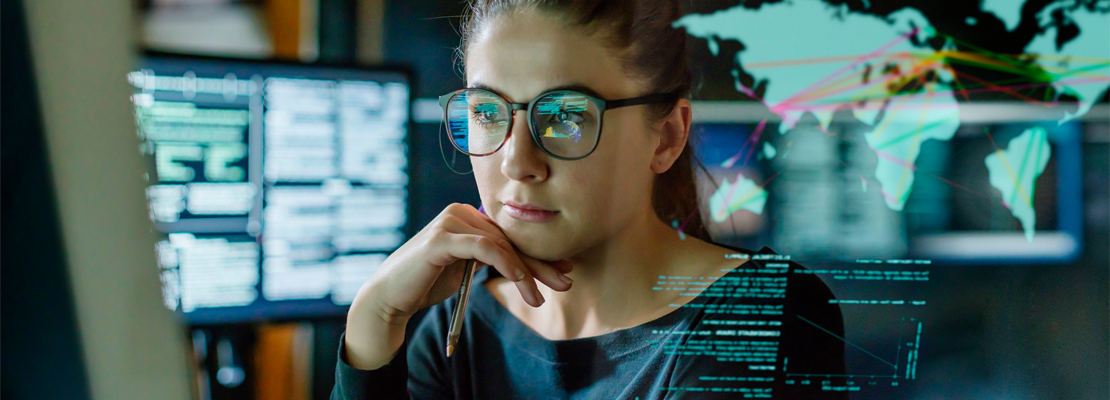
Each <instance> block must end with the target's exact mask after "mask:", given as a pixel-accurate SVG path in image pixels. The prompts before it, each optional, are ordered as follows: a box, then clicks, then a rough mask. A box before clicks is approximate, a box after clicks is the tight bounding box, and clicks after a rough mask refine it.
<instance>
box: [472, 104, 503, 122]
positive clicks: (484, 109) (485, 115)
mask: <svg viewBox="0 0 1110 400" xmlns="http://www.w3.org/2000/svg"><path fill="white" fill-rule="evenodd" d="M497 116H498V112H497V106H496V105H492V104H491V105H485V104H482V105H478V106H475V107H474V108H472V109H471V110H470V117H471V118H472V119H473V120H474V121H476V122H479V123H483V124H484V123H492V122H494V121H496V120H497Z"/></svg>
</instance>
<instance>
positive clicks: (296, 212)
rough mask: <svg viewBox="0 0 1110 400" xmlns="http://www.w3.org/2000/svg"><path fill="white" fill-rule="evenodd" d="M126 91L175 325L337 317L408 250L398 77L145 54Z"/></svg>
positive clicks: (404, 120)
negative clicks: (180, 321)
mask: <svg viewBox="0 0 1110 400" xmlns="http://www.w3.org/2000/svg"><path fill="white" fill-rule="evenodd" d="M127 79H128V82H130V83H131V85H132V86H133V87H134V88H135V93H134V95H132V98H131V100H132V102H133V103H134V105H135V118H136V125H137V127H138V135H139V137H140V138H141V139H142V147H141V151H142V152H143V153H144V154H146V155H148V156H149V157H148V159H149V160H150V163H151V165H152V168H151V169H150V171H151V173H150V174H149V176H148V181H149V182H150V186H149V188H148V189H147V199H148V201H149V213H150V218H151V220H152V221H153V222H154V224H155V227H156V229H157V230H158V231H159V232H161V233H163V234H164V237H165V239H164V240H162V241H161V242H159V243H158V245H157V254H158V262H159V265H158V266H159V269H160V271H161V277H162V283H163V292H164V296H165V303H166V306H167V307H169V308H170V309H172V310H178V311H180V312H181V313H182V314H183V315H184V317H185V320H186V321H189V322H190V323H213V322H236V321H243V320H263V319H281V318H293V317H318V316H334V315H343V313H344V312H345V310H346V307H344V306H347V305H349V304H350V303H351V301H352V299H353V297H354V295H355V293H356V292H357V291H358V289H359V287H360V286H361V285H362V283H363V282H364V281H366V279H367V278H368V277H369V276H370V275H371V274H372V273H373V272H374V270H375V269H376V268H377V266H378V265H380V264H381V262H382V260H384V259H385V257H386V255H388V253H389V252H390V251H392V250H394V249H396V248H397V247H398V246H400V245H401V243H403V242H404V240H405V232H406V231H405V229H406V223H407V221H408V207H407V201H408V185H409V179H408V174H407V170H408V158H407V155H408V152H407V149H406V146H407V144H406V139H407V135H408V120H409V115H408V110H409V84H408V82H409V78H408V75H407V73H406V72H403V71H401V70H397V69H387V68H358V69H356V68H329V67H319V66H313V67H307V66H302V65H295V64H289V63H277V62H269V63H267V62H257V61H255V62H248V61H232V60H216V59H210V58H197V57H182V56H176V57H175V56H168V55H153V54H151V55H147V56H145V57H143V58H142V59H141V63H140V66H139V68H137V69H136V70H135V71H134V72H132V73H131V74H129V75H128V77H127Z"/></svg>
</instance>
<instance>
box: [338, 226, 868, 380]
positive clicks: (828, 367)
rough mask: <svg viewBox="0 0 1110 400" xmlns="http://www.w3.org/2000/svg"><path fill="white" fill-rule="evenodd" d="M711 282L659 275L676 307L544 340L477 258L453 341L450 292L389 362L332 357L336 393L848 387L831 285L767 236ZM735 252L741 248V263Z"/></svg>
mask: <svg viewBox="0 0 1110 400" xmlns="http://www.w3.org/2000/svg"><path fill="white" fill-rule="evenodd" d="M733 256H735V257H736V258H745V257H750V259H751V260H750V261H749V262H747V263H744V264H742V265H739V266H738V267H736V268H734V269H732V270H731V271H729V272H728V273H727V274H725V275H724V276H723V277H722V278H720V279H718V280H717V281H715V282H714V283H712V285H706V284H705V282H706V279H711V278H701V277H665V276H660V277H659V279H658V281H657V283H656V285H655V286H654V287H652V288H645V290H681V291H684V292H686V293H689V294H690V295H696V297H695V298H694V300H693V301H691V302H690V303H688V304H686V305H684V306H682V307H678V308H677V309H676V310H675V311H673V312H671V313H669V314H667V315H665V316H663V317H661V318H658V319H656V320H654V321H651V322H648V323H645V324H643V325H640V326H636V327H633V328H628V329H622V330H619V331H615V332H611V333H607V334H604V335H600V336H594V337H588V338H580V339H570V340H547V339H545V338H543V337H541V336H540V335H539V334H537V333H536V332H535V331H533V330H532V329H531V328H529V327H528V326H526V325H525V324H524V323H523V322H521V321H520V320H519V319H517V318H516V317H515V316H513V315H512V314H511V313H510V312H509V311H508V310H507V309H505V308H504V306H503V305H502V304H501V303H500V302H498V301H497V299H495V298H494V297H493V295H492V294H491V293H490V292H489V291H488V289H487V288H486V286H485V285H484V284H483V283H484V282H485V281H487V280H489V279H491V278H494V277H497V276H500V275H499V274H498V273H497V271H496V270H494V269H493V268H488V267H487V268H482V269H480V270H479V271H478V272H477V273H476V274H475V278H474V280H475V282H474V286H473V289H472V292H471V297H470V301H469V304H468V306H467V310H466V314H465V317H464V322H463V333H462V335H461V337H460V338H459V343H458V345H457V346H456V350H455V353H454V354H453V355H452V356H451V357H450V358H448V357H446V355H445V354H444V346H445V343H446V338H447V331H448V329H449V326H450V325H449V324H450V312H451V310H452V309H453V307H454V305H455V303H456V301H457V299H456V298H454V297H452V298H450V299H448V300H447V301H445V302H443V303H441V304H439V305H436V306H433V307H432V308H431V309H430V310H429V312H428V313H427V314H426V316H425V317H424V319H423V320H422V321H421V322H420V324H419V325H418V327H417V328H416V331H415V333H414V334H413V335H412V337H411V338H410V339H409V340H408V341H407V342H406V345H405V346H404V347H402V349H401V351H400V352H398V354H397V355H396V356H394V359H393V360H392V361H391V362H390V363H389V364H387V365H386V366H384V367H382V368H380V369H377V370H373V371H365V370H359V369H355V368H353V367H351V366H350V365H348V364H347V363H346V362H345V361H344V360H345V356H344V354H345V353H346V351H345V349H344V348H343V345H342V340H341V341H340V343H341V345H340V349H339V363H338V366H337V370H336V384H335V388H334V389H333V391H332V399H333V400H340V399H349V400H355V399H382V398H389V399H394V398H413V399H502V398H514V399H515V398H535V399H567V398H570V399H661V398H666V399H685V398H698V399H701V398H721V399H735V398H775V399H793V398H805V399H814V398H817V399H847V395H846V394H845V393H844V392H843V391H838V390H837V389H836V386H838V385H837V384H836V382H835V381H828V380H826V382H825V384H821V383H819V382H818V379H813V380H810V379H803V378H799V377H798V376H797V375H791V373H798V374H826V375H843V374H845V372H844V371H845V363H844V342H842V341H841V339H839V337H843V336H844V326H843V319H842V316H841V313H840V308H839V306H837V305H836V304H830V301H829V300H830V299H833V295H832V292H831V291H830V290H829V288H828V287H827V286H826V285H825V284H824V283H823V282H821V280H820V279H819V278H817V277H816V276H814V275H813V274H810V273H805V272H806V270H805V268H803V267H802V266H800V265H798V264H796V263H793V262H790V261H787V260H785V257H783V256H779V255H777V254H775V253H774V252H773V251H771V250H770V249H768V248H767V247H764V248H763V249H762V250H760V251H759V252H756V253H752V252H738V253H737V254H734V255H733ZM741 261H742V260H739V259H738V260H737V264H740V263H741Z"/></svg>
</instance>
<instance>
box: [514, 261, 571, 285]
mask: <svg viewBox="0 0 1110 400" xmlns="http://www.w3.org/2000/svg"><path fill="white" fill-rule="evenodd" d="M520 259H521V260H523V261H524V265H526V266H528V269H529V270H531V271H532V275H533V276H535V277H536V279H538V280H539V281H540V282H543V284H544V285H547V287H549V288H552V289H555V290H557V291H560V292H565V291H567V290H569V289H570V286H571V284H573V283H574V281H573V280H571V279H570V278H569V277H567V276H566V275H564V274H563V273H562V272H560V271H559V270H558V269H556V268H555V267H553V266H551V265H548V264H547V263H545V262H543V261H540V260H537V259H534V258H532V257H528V256H526V255H523V254H521V255H520Z"/></svg>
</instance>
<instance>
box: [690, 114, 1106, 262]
mask: <svg viewBox="0 0 1110 400" xmlns="http://www.w3.org/2000/svg"><path fill="white" fill-rule="evenodd" d="M702 106H703V107H702V108H701V109H702V110H703V111H704V110H706V108H707V107H705V106H704V105H702ZM731 107H732V108H733V110H732V111H733V113H731V114H729V115H730V118H731V120H728V119H717V120H713V121H708V122H707V121H701V122H700V123H698V124H696V125H695V126H694V127H693V129H692V131H693V132H694V134H695V135H696V137H697V142H696V147H695V150H696V151H697V152H698V158H699V159H700V160H701V162H702V164H703V165H704V166H705V167H706V171H705V172H708V177H711V178H712V179H713V182H709V181H708V180H707V179H705V177H706V175H705V174H702V177H703V178H702V182H701V186H702V187H703V190H702V192H701V197H702V199H703V200H707V201H705V202H704V203H706V204H703V206H705V205H708V208H709V211H710V213H709V214H713V210H714V208H713V206H714V197H713V196H714V195H718V192H721V193H724V194H726V195H729V196H730V197H729V198H732V199H733V200H732V201H730V203H737V205H736V206H735V207H732V208H730V209H729V210H734V212H732V213H731V214H728V213H722V215H719V216H718V215H709V217H710V218H711V221H712V222H711V223H709V224H708V228H709V231H710V233H712V234H713V237H714V238H716V239H718V240H719V241H722V242H726V243H731V244H735V245H739V246H747V247H749V248H750V247H755V248H758V247H759V246H761V245H762V244H770V245H771V246H772V247H773V248H775V249H776V250H777V251H780V252H782V253H784V254H790V255H792V256H795V257H800V258H802V259H805V260H808V261H809V262H810V263H811V264H813V263H821V262H832V263H837V262H857V261H862V262H865V263H869V262H875V261H882V262H883V263H885V260H892V259H893V260H902V259H907V257H908V259H915V260H928V261H929V263H938V264H954V265H972V264H1004V265H1014V264H1035V263H1054V262H1071V261H1074V260H1075V259H1077V258H1078V257H1080V256H1081V254H1082V248H1083V229H1082V226H1083V216H1082V209H1083V207H1082V206H1083V205H1082V199H1083V195H1082V194H1083V193H1082V186H1083V182H1082V174H1081V172H1080V169H1081V159H1082V154H1081V148H1080V144H1081V137H1082V132H1083V129H1084V127H1085V125H1087V124H1089V121H1087V120H1075V121H1069V122H1065V123H1057V122H1056V121H1055V120H1052V119H1048V118H1045V119H1044V120H1038V119H1037V118H1035V117H1036V116H1035V115H1031V116H1030V117H1027V118H1024V119H1025V120H1018V121H1013V120H1007V119H1006V118H998V117H996V116H994V115H992V114H990V113H989V111H992V110H994V109H1001V110H1004V111H1007V112H1006V113H1003V114H1002V115H1003V116H1009V115H1013V114H1015V113H1016V114H1018V115H1029V114H1030V113H1029V111H1030V109H1031V108H1032V107H1030V106H1027V105H1022V104H993V105H989V106H976V105H965V106H961V107H962V109H963V116H962V121H961V125H960V128H959V129H958V130H957V131H956V132H955V134H954V135H953V137H952V138H950V139H948V140H925V141H922V143H921V150H920V154H921V157H919V158H918V159H917V160H916V163H915V165H914V167H913V168H912V171H913V174H912V175H909V174H906V176H907V178H906V179H905V181H906V182H907V183H905V186H906V187H908V188H911V189H910V190H905V191H903V192H902V193H903V197H904V198H905V200H904V202H903V203H904V204H903V205H902V208H901V209H900V210H893V209H892V208H891V207H890V205H889V204H890V201H889V198H890V195H889V190H887V189H886V188H884V187H883V185H882V182H881V181H880V180H879V179H877V177H876V176H877V172H876V171H879V168H877V162H878V161H879V160H880V159H881V158H882V156H883V154H880V152H878V151H876V150H875V149H874V148H873V147H872V146H870V145H869V144H868V143H866V142H865V133H867V132H869V129H871V128H870V127H868V126H865V125H862V124H859V123H858V122H855V121H853V120H851V119H850V118H849V117H848V116H847V115H843V116H842V117H843V118H835V119H834V120H833V121H832V122H831V123H830V124H829V126H828V128H826V129H825V130H821V129H820V128H819V127H818V126H816V121H808V120H806V121H808V122H809V123H802V124H799V126H798V127H796V128H794V129H790V130H788V132H787V133H786V134H779V133H778V131H779V128H778V123H779V121H773V120H760V119H757V118H753V117H750V116H749V117H742V115H744V113H743V112H741V111H745V110H746V109H744V107H742V106H740V105H735V104H734V105H732V106H731ZM695 108H696V109H697V107H695ZM1033 111H1037V110H1036V109H1033ZM1041 113H1042V114H1043V112H1041ZM747 114H748V115H759V114H758V112H748V113H747ZM1010 119H1012V118H1010ZM806 121H803V122H806ZM768 132H771V133H768ZM1031 139H1039V140H1041V141H1043V145H1042V146H1041V147H1043V151H1042V153H1043V154H1048V155H1049V156H1042V158H1045V159H1047V160H1043V161H1044V163H1043V166H1041V167H1040V168H1041V171H1040V172H1039V173H1038V176H1037V177H1036V179H1035V180H1033V181H1032V182H1033V183H1034V184H1035V192H1034V193H1035V197H1034V198H1033V200H1034V201H1032V202H1031V204H1032V207H1031V208H1030V210H1029V211H1030V212H1029V213H1027V214H1028V215H1030V216H1034V217H1035V219H1034V218H1029V219H1026V220H1025V221H1023V220H1021V219H1019V218H1016V217H1015V216H1014V214H1015V211H1014V210H1013V207H1012V206H1011V205H1012V203H1014V202H1015V200H1014V198H1016V197H1018V196H1019V195H1022V194H1023V193H1019V190H1010V191H1005V192H1004V191H1002V190H1001V189H999V187H1002V188H1005V185H1003V183H1005V182H1007V181H1013V179H1010V178H1011V175H1014V174H1018V173H1020V172H1021V171H1020V170H1021V168H1025V169H1026V170H1028V169H1029V168H1030V167H1029V166H1028V165H1027V164H1030V162H1028V160H1027V159H1032V158H1033V152H1032V150H1036V147H1031V146H1025V147H1021V145H1020V144H1021V143H1022V140H1031ZM1011 146H1013V149H1014V150H1008V149H1010V148H1011ZM1026 147H1028V148H1030V152H1028V153H1029V154H1026V152H1024V151H1023V152H1020V153H1014V155H1012V156H1009V155H1008V154H1009V153H1007V151H1009V152H1014V151H1015V150H1016V149H1025V148H1026ZM999 154H1002V155H1003V156H1006V157H1005V158H1003V157H1002V156H1000V155H999ZM991 160H995V161H991ZM1003 161H1006V162H1003ZM1011 164H1012V165H1011ZM1026 173H1028V171H1026ZM722 185H725V187H724V191H723V192H722ZM745 185H747V187H750V188H749V189H745V187H746V186H745ZM1030 187H1032V185H1030ZM737 188H739V189H737ZM756 194H757V195H756ZM740 198H743V201H739V200H736V199H740ZM740 203H742V204H740ZM718 211H720V210H718ZM1017 214H1018V215H1023V214H1021V213H1017ZM716 217H720V218H716ZM669 222H671V223H672V224H674V225H677V226H678V227H681V225H682V223H683V222H682V221H669Z"/></svg>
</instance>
